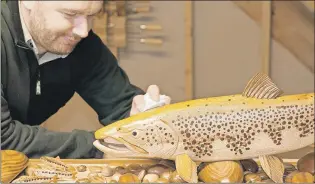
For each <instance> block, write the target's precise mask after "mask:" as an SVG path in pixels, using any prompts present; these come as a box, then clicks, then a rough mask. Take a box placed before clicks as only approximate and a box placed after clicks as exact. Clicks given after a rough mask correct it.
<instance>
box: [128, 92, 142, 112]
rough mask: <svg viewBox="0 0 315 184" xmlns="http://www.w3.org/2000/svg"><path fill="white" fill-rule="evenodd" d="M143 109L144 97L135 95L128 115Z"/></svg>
mask: <svg viewBox="0 0 315 184" xmlns="http://www.w3.org/2000/svg"><path fill="white" fill-rule="evenodd" d="M143 108H144V95H137V96H135V97H134V98H133V101H132V107H131V111H130V115H134V114H137V113H139V112H140V110H142V109H143Z"/></svg>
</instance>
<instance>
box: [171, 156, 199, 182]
mask: <svg viewBox="0 0 315 184" xmlns="http://www.w3.org/2000/svg"><path fill="white" fill-rule="evenodd" d="M175 165H176V171H177V173H178V175H179V176H180V177H181V178H182V179H183V180H185V181H186V182H188V183H197V182H198V176H197V165H196V163H195V162H194V161H193V160H191V158H190V157H189V156H188V155H187V154H180V155H177V156H176V158H175Z"/></svg>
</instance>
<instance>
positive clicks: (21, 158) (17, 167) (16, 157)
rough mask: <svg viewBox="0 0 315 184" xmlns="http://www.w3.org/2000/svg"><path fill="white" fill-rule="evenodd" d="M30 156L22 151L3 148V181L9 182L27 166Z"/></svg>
mask: <svg viewBox="0 0 315 184" xmlns="http://www.w3.org/2000/svg"><path fill="white" fill-rule="evenodd" d="M27 163H28V158H27V157H26V155H24V154H23V153H21V152H18V151H14V150H1V182H2V183H9V182H11V181H12V180H13V179H14V178H15V177H16V176H17V175H19V174H20V173H21V172H22V171H23V170H24V169H25V168H26V167H27Z"/></svg>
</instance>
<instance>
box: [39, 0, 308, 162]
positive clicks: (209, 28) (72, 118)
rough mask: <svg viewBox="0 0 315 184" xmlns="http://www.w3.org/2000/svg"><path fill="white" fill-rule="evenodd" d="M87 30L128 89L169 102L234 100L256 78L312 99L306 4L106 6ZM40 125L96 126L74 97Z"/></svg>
mask: <svg viewBox="0 0 315 184" xmlns="http://www.w3.org/2000/svg"><path fill="white" fill-rule="evenodd" d="M93 30H94V32H96V33H97V34H98V35H99V36H100V37H101V39H102V40H103V42H104V43H105V44H106V45H107V46H108V47H109V48H110V49H111V51H112V52H113V53H114V54H115V56H116V57H117V59H118V63H119V65H120V66H121V67H122V68H123V69H124V70H125V71H126V73H127V74H128V75H129V78H130V80H131V82H132V83H133V84H135V85H137V86H139V87H141V88H142V89H143V90H146V88H147V87H148V86H149V85H150V84H157V85H158V86H159V87H160V89H161V93H163V94H167V95H169V96H170V97H171V98H172V103H176V102H181V101H186V100H190V99H196V98H203V97H211V96H221V95H230V94H237V93H242V91H243V89H244V87H245V85H246V84H247V82H248V81H249V79H250V78H251V77H252V76H253V75H255V74H256V73H257V72H259V71H264V72H266V73H267V74H269V76H270V77H271V79H272V80H273V81H274V82H275V83H276V84H277V85H278V86H279V87H280V88H281V89H282V90H283V91H284V94H294V93H308V92H314V2H313V1H273V2H272V3H271V2H269V1H194V2H192V1H109V2H108V3H107V4H105V7H104V13H103V14H101V15H100V16H99V17H98V18H96V20H95V22H94V27H93ZM42 126H43V127H45V128H47V129H50V130H55V131H71V130H73V129H84V130H96V129H98V128H100V127H102V125H101V124H100V123H99V122H98V117H97V114H96V113H95V112H94V111H93V109H91V108H90V107H89V106H88V105H87V104H86V103H85V102H84V101H83V100H82V99H81V97H80V96H79V95H77V94H75V95H74V96H73V98H72V99H71V100H70V101H69V102H68V103H67V104H66V105H65V106H64V107H63V108H61V109H60V110H59V112H58V113H57V114H55V115H54V116H53V117H51V118H50V119H48V120H47V121H46V122H44V123H43V124H42ZM313 149H314V148H313V147H311V146H310V147H306V148H303V149H300V150H297V151H294V152H289V153H284V154H281V155H280V156H281V157H284V158H300V157H301V156H303V155H305V154H306V153H307V152H309V151H311V150H313Z"/></svg>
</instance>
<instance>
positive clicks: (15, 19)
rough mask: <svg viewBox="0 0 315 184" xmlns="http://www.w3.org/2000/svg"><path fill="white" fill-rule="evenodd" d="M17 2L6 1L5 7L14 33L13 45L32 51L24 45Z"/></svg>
mask: <svg viewBox="0 0 315 184" xmlns="http://www.w3.org/2000/svg"><path fill="white" fill-rule="evenodd" d="M18 3H19V1H7V5H8V7H9V9H10V12H11V14H12V19H13V24H14V28H15V32H16V38H14V40H15V44H16V45H17V46H18V47H21V48H24V49H32V48H30V46H29V45H27V44H26V43H25V40H24V33H23V29H22V24H21V19H20V11H19V4H18Z"/></svg>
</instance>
